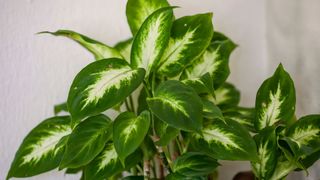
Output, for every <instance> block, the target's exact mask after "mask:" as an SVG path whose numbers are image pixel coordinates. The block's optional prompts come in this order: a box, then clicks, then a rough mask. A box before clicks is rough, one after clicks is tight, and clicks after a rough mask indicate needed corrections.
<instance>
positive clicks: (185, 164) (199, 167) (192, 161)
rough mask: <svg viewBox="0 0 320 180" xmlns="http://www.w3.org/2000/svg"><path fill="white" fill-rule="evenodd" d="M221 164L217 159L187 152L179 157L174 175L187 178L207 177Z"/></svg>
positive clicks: (174, 164)
mask: <svg viewBox="0 0 320 180" xmlns="http://www.w3.org/2000/svg"><path fill="white" fill-rule="evenodd" d="M218 166H219V163H218V162H217V160H216V159H213V158H212V157H210V156H207V155H205V154H203V153H199V152H187V153H185V154H182V155H181V156H179V157H178V158H177V159H176V160H175V161H174V163H173V166H172V169H173V172H174V173H178V174H181V175H183V176H187V177H195V176H207V175H208V174H210V173H212V172H213V171H214V170H215V169H216V168H217V167H218Z"/></svg>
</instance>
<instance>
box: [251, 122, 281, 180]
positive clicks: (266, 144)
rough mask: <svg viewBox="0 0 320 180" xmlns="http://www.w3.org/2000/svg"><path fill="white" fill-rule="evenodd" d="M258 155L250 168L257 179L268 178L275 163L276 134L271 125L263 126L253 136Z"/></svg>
mask: <svg viewBox="0 0 320 180" xmlns="http://www.w3.org/2000/svg"><path fill="white" fill-rule="evenodd" d="M255 140H256V143H257V148H258V157H259V160H258V161H257V162H252V163H251V165H252V168H253V170H254V172H255V174H256V176H257V177H258V178H259V179H269V178H270V177H271V176H272V174H273V172H274V170H275V167H276V165H277V148H278V146H277V136H276V132H275V129H274V128H273V127H269V128H265V129H263V130H262V131H260V132H259V134H258V135H257V136H256V137H255Z"/></svg>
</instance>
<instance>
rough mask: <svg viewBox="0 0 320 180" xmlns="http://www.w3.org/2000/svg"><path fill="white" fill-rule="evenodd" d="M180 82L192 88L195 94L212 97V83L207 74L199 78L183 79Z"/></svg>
mask: <svg viewBox="0 0 320 180" xmlns="http://www.w3.org/2000/svg"><path fill="white" fill-rule="evenodd" d="M182 82H183V83H184V84H186V85H188V86H190V87H192V88H193V89H194V90H195V91H196V92H197V94H200V95H201V94H209V95H212V96H214V87H213V81H212V78H211V76H210V74H209V73H206V74H204V75H203V76H201V77H200V78H194V79H185V80H183V81H182Z"/></svg>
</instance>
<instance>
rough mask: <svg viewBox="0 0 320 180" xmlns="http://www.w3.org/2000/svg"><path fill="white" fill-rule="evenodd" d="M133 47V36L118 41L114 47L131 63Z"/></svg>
mask: <svg viewBox="0 0 320 180" xmlns="http://www.w3.org/2000/svg"><path fill="white" fill-rule="evenodd" d="M131 47H132V38H130V39H127V40H125V41H121V42H119V43H117V44H116V45H115V46H114V48H115V49H117V50H118V51H119V52H120V54H121V55H122V57H123V58H124V59H125V60H126V61H127V62H129V63H130V53H131Z"/></svg>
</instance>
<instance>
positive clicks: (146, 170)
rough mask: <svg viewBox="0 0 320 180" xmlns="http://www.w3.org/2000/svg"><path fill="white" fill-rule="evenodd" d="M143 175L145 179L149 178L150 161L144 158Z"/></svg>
mask: <svg viewBox="0 0 320 180" xmlns="http://www.w3.org/2000/svg"><path fill="white" fill-rule="evenodd" d="M143 176H144V179H145V180H149V179H150V161H149V160H144V162H143Z"/></svg>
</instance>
